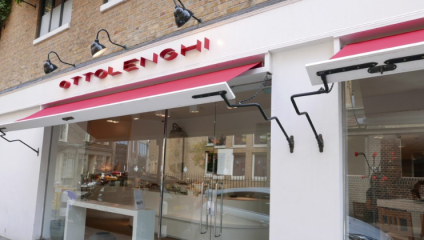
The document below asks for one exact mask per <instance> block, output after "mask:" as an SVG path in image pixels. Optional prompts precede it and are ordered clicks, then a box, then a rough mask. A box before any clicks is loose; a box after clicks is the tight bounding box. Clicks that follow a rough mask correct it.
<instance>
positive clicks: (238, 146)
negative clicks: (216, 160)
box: [231, 134, 247, 148]
mask: <svg viewBox="0 0 424 240" xmlns="http://www.w3.org/2000/svg"><path fill="white" fill-rule="evenodd" d="M237 135H240V136H242V135H245V136H246V142H245V143H244V144H235V140H236V136H237ZM237 135H233V136H232V140H233V141H232V143H231V144H232V147H233V148H246V145H247V134H237Z"/></svg>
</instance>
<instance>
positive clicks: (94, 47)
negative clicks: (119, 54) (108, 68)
mask: <svg viewBox="0 0 424 240" xmlns="http://www.w3.org/2000/svg"><path fill="white" fill-rule="evenodd" d="M106 50H107V48H106V47H105V46H104V45H102V44H100V43H99V40H98V39H96V40H94V42H93V43H92V44H91V55H92V56H93V57H94V58H95V57H98V56H101V55H102V54H103V53H104V52H106Z"/></svg>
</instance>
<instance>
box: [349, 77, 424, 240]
mask: <svg viewBox="0 0 424 240" xmlns="http://www.w3.org/2000/svg"><path fill="white" fill-rule="evenodd" d="M422 74H423V71H414V72H408V73H401V74H393V75H387V76H385V75H384V74H382V75H381V76H378V77H373V78H368V79H361V80H355V81H349V82H346V83H345V102H346V104H345V116H346V122H345V126H346V141H347V142H346V147H347V151H346V159H347V164H346V168H347V169H346V172H347V176H346V185H347V189H348V191H347V196H346V198H347V203H348V204H347V208H348V210H347V212H348V216H349V219H348V221H356V220H353V219H357V220H360V221H362V222H364V223H367V225H361V226H363V228H364V229H365V228H367V227H369V226H370V225H371V226H372V227H375V228H374V229H379V230H380V231H382V232H384V233H386V234H388V235H389V236H390V237H392V238H393V239H416V240H417V239H423V233H424V218H423V217H424V195H423V191H424V188H422V187H421V186H422V184H423V183H424V156H423V154H424V120H423V119H424V118H423V117H424V106H423V104H422V102H423V100H424V81H422ZM370 229H372V228H370ZM381 239H383V238H381Z"/></svg>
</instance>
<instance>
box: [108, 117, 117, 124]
mask: <svg viewBox="0 0 424 240" xmlns="http://www.w3.org/2000/svg"><path fill="white" fill-rule="evenodd" d="M106 122H108V123H119V117H114V118H109V119H108V120H106Z"/></svg>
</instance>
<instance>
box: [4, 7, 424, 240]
mask: <svg viewBox="0 0 424 240" xmlns="http://www.w3.org/2000/svg"><path fill="white" fill-rule="evenodd" d="M423 8H424V1H422V0H409V1H407V2H405V1H397V0H390V1H387V0H373V1H369V0H356V1H347V0H320V1H318V0H302V1H299V2H296V3H294V4H290V5H287V6H282V7H281V8H278V9H273V10H270V11H268V12H263V13H261V14H258V15H254V16H252V17H249V18H245V19H243V18H239V20H238V21H233V22H230V23H228V24H225V25H222V26H219V24H217V25H215V26H214V27H208V28H205V29H201V30H198V31H194V32H191V33H188V34H185V35H183V36H178V37H175V38H172V39H168V40H164V41H163V42H160V43H156V44H155V45H152V46H147V47H145V48H144V50H143V52H142V54H140V52H138V50H137V51H133V52H129V53H127V54H124V57H123V58H125V59H131V58H132V56H131V55H133V56H137V57H140V56H144V57H148V56H151V53H152V52H157V51H158V50H162V49H164V48H165V47H176V48H177V46H180V44H187V45H188V44H192V43H193V42H195V40H196V39H203V37H209V38H210V39H211V40H212V45H211V50H210V51H208V52H206V51H205V52H203V53H202V54H196V53H191V54H192V55H191V57H186V58H185V59H182V58H184V57H182V56H179V57H178V58H180V59H179V61H175V62H165V63H163V62H162V64H161V65H159V64H158V65H157V67H155V66H153V68H152V71H150V72H140V73H139V74H141V75H138V76H135V75H134V73H132V77H128V78H127V77H126V78H122V77H118V78H110V79H109V78H107V79H104V80H102V81H101V82H100V81H99V80H92V83H91V85H85V84H81V85H80V86H79V87H78V89H76V88H75V89H76V90H75V91H70V92H68V93H65V92H63V90H62V89H60V88H58V87H57V85H58V84H59V82H60V80H63V79H68V78H69V77H72V76H75V75H79V74H81V73H84V72H87V71H89V70H90V68H92V69H97V68H98V66H103V67H105V66H114V64H117V65H122V64H121V63H122V61H121V60H122V59H119V58H120V57H116V58H115V59H114V60H111V61H115V62H116V63H113V64H111V63H110V62H108V61H105V62H103V63H99V65H98V66H87V67H86V68H85V69H82V70H77V71H75V72H73V73H70V74H69V75H67V76H64V75H62V76H59V77H58V78H56V79H52V80H47V81H45V82H43V83H39V84H36V85H34V86H31V87H27V88H24V89H22V90H19V91H15V92H11V93H8V94H4V95H2V96H0V105H1V106H2V108H1V110H0V114H2V115H0V122H2V123H4V122H6V121H5V119H7V120H8V121H9V120H10V119H11V115H10V114H13V113H12V112H14V111H18V110H23V109H27V108H31V107H32V108H34V109H36V108H37V106H39V105H40V104H42V103H46V102H49V101H54V100H58V99H60V98H63V97H71V96H75V95H79V94H83V93H87V92H90V91H97V90H100V89H105V88H108V87H114V86H118V85H122V84H126V83H131V82H136V81H141V80H145V79H149V78H151V77H155V76H160V75H166V74H170V73H175V72H179V71H186V70H189V69H194V68H198V67H202V66H207V65H210V64H214V63H219V62H223V61H228V60H231V59H237V58H240V57H245V56H249V55H254V54H258V53H264V52H266V51H273V52H274V53H273V57H272V60H273V63H272V65H273V66H272V67H273V74H274V75H273V99H272V103H273V113H274V114H275V115H277V116H278V117H280V119H281V121H282V124H283V125H284V127H285V128H286V129H287V131H288V133H289V134H292V135H294V136H295V141H296V147H295V152H294V153H293V154H290V153H289V151H288V146H287V142H286V141H285V139H284V138H283V134H282V133H281V132H280V130H279V129H278V127H277V125H276V124H275V123H273V129H272V131H273V132H272V136H273V138H272V179H271V180H272V186H271V189H272V195H271V203H272V204H271V208H272V209H271V212H272V213H271V232H270V236H271V239H290V240H291V239H329V240H340V239H342V236H343V171H342V169H343V168H342V162H343V159H342V157H341V156H342V141H341V132H340V129H341V127H340V102H339V96H338V95H339V89H338V86H337V85H336V86H335V87H334V89H333V92H331V94H323V95H319V96H313V97H307V98H303V99H299V100H298V103H299V108H300V110H302V111H308V112H309V113H310V115H311V117H312V119H313V121H314V124H315V126H316V129H317V131H318V132H319V133H322V134H323V135H324V141H325V150H324V153H319V151H318V146H317V142H316V140H315V138H314V136H313V133H312V130H311V129H310V127H309V125H308V123H307V120H306V118H305V117H304V116H297V115H296V113H295V111H294V109H293V107H292V105H291V102H290V99H289V98H290V96H291V95H292V94H295V93H300V92H305V91H315V90H317V87H312V86H311V84H310V81H309V79H308V77H307V74H306V70H305V68H304V65H305V64H307V63H311V62H316V61H321V60H326V59H328V58H329V57H330V56H332V55H333V40H332V36H334V35H337V34H338V33H340V32H349V31H355V29H364V28H366V25H367V23H369V22H375V24H374V25H378V23H379V22H380V21H382V20H384V19H386V18H393V17H394V16H397V15H401V14H407V13H410V12H414V11H416V12H418V13H417V14H416V15H420V14H421V15H422V16H424V14H423V13H424V11H423V10H422V9H423ZM405 19H406V17H405ZM231 21H232V20H231ZM383 22H384V21H383ZM216 36H219V38H217V37H216ZM218 40H219V41H221V43H223V44H221V45H219V42H218ZM308 42H311V43H308ZM317 42H321V43H319V44H318V43H317ZM302 43H307V45H308V46H303V47H302V48H298V49H294V50H287V49H285V50H284V51H282V49H283V48H290V47H291V46H293V45H297V44H302ZM87 51H89V49H87ZM178 58H177V59H178ZM117 59H118V60H117ZM42 60H43V59H40V63H41V62H42ZM151 67H152V66H151ZM115 70H117V69H115ZM118 70H119V69H118ZM130 75H131V73H130ZM122 76H123V75H122ZM127 76H128V74H127ZM31 111H33V110H31ZM25 114H26V113H25ZM18 115H19V116H20V114H16V116H18ZM8 136H10V138H12V139H14V138H20V139H22V140H24V141H26V142H28V143H29V144H30V145H32V146H36V147H41V143H42V141H43V136H44V135H43V130H42V129H33V130H26V131H19V132H13V133H9V134H8ZM47 142H48V141H47ZM47 142H45V144H47ZM0 152H1V155H0V166H1V167H0V176H2V179H3V184H2V188H1V191H2V195H3V196H2V198H0V235H1V236H5V237H8V238H11V239H13V240H28V239H35V238H36V234H35V233H34V234H33V231H37V230H36V229H35V227H34V224H36V225H37V226H38V223H37V222H36V221H34V219H35V217H36V216H35V215H36V213H37V214H38V215H37V218H38V217H39V213H40V212H41V211H36V201H37V200H39V199H40V196H41V195H44V192H43V191H38V190H39V189H41V190H42V188H41V187H39V186H41V183H42V181H43V179H42V178H39V172H40V157H37V156H36V155H35V153H33V152H31V151H30V150H29V149H26V148H25V146H22V145H21V144H19V143H6V142H5V141H3V140H1V139H0ZM37 191H38V194H39V195H38V196H37ZM40 194H41V195H40ZM37 206H39V205H37Z"/></svg>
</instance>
